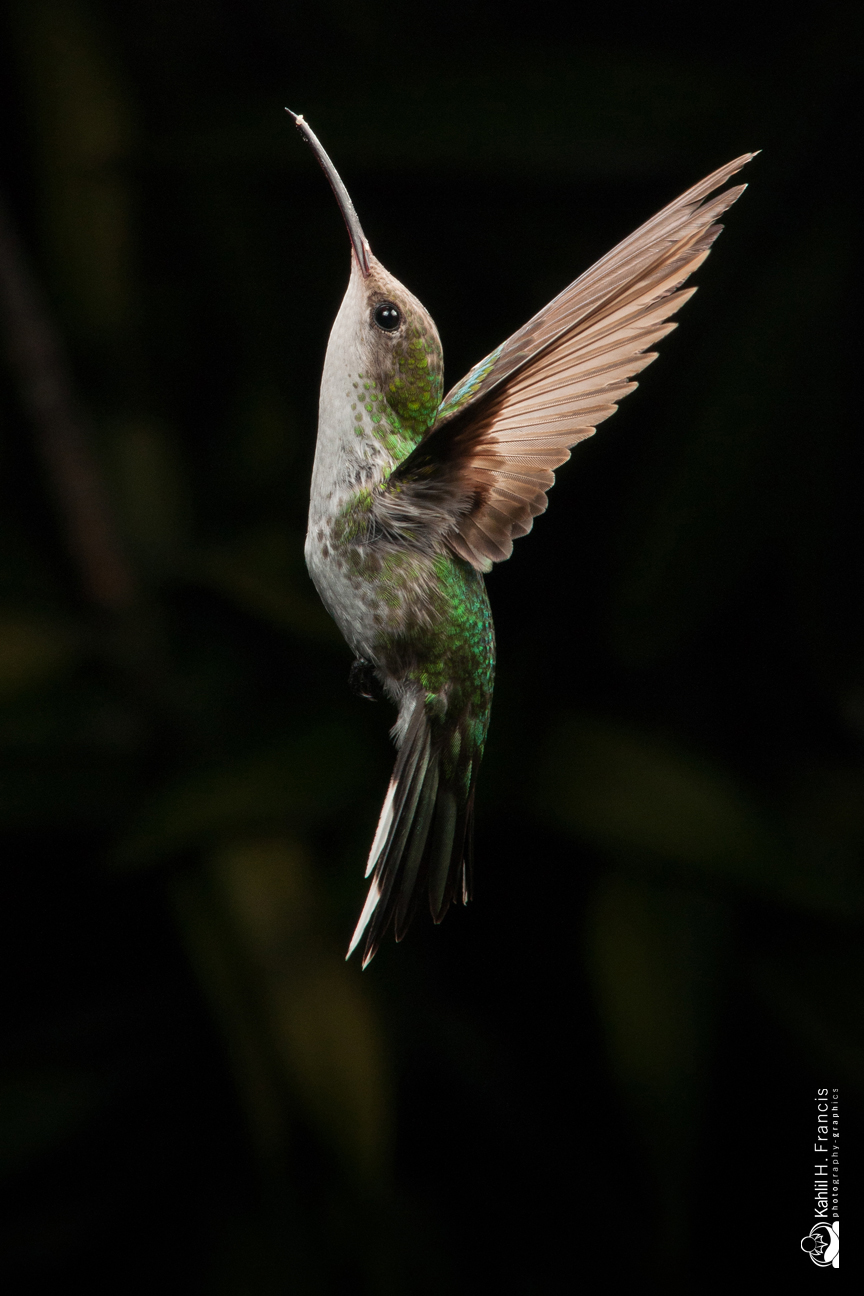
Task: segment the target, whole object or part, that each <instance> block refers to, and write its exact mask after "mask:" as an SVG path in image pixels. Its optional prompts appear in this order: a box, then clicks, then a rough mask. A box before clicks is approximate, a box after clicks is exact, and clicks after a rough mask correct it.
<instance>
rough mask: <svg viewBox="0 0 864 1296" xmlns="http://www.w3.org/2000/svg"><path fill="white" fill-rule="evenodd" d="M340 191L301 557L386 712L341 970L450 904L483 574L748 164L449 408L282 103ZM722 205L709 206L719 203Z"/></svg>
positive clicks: (464, 388)
mask: <svg viewBox="0 0 864 1296" xmlns="http://www.w3.org/2000/svg"><path fill="white" fill-rule="evenodd" d="M286 111H287V112H289V113H290V116H291V117H292V118H293V119H294V122H295V124H296V125H297V127H298V128H299V130H300V133H301V134H302V136H303V137H304V139H305V140H306V141H307V142H308V143H309V144H310V145H311V147H312V149H313V151H314V153H315V156H316V157H317V159H318V161H319V163H320V164H321V167H322V168H323V170H324V173H325V175H326V176H327V179H328V180H329V182H330V185H331V187H332V189H333V192H334V194H335V196H336V201H337V203H338V204H339V209H340V211H341V213H342V216H343V219H344V221H345V224H346V226H347V229H348V236H349V239H350V243H351V273H350V279H349V282H348V290H347V292H346V293H345V297H344V299H343V301H342V305H341V306H340V308H339V312H338V314H337V316H336V319H335V322H334V324H333V328H332V331H331V333H330V340H329V343H328V346H327V352H326V357H325V360H324V372H323V375H322V379H321V393H320V402H319V415H318V439H317V443H316V448H315V460H314V465H313V469H312V487H311V493H310V502H309V525H308V532H307V536H306V547H305V556H306V564H307V567H308V569H309V573H310V575H311V577H312V580H313V582H314V584H315V587H316V589H317V590H318V593H319V595H320V597H321V599H322V601H323V603H324V605H325V607H326V608H327V610H328V612H329V613H330V615H331V616H332V617H333V619H334V620H335V622H336V624H337V625H338V626H339V629H340V630H341V632H342V634H343V636H344V638H345V640H346V641H347V643H348V646H349V647H350V649H351V650H352V652H353V653H354V657H355V660H354V664H353V666H352V669H351V676H350V679H351V682H352V683H353V685H354V687H355V689H356V690H357V691H359V692H361V693H364V694H365V695H366V696H370V695H371V693H370V689H371V686H372V684H373V681H374V680H377V682H378V684H379V686H380V688H381V689H382V690H383V693H384V694H385V695H386V696H387V697H388V698H389V699H390V700H391V701H392V702H393V703H394V704H395V705H396V707H397V708H398V715H397V719H396V723H395V725H394V726H393V729H392V731H391V732H392V736H393V738H394V740H395V743H396V747H397V756H396V763H395V767H394V769H393V775H392V777H391V779H390V785H389V787H388V789H387V794H386V796H385V798H384V804H383V807H382V809H381V814H380V817H379V820H378V826H377V829H376V832H375V836H374V839H373V842H372V848H371V850H370V852H369V859H368V862H367V867H366V876H367V878H368V877H369V876H370V875H371V878H372V880H371V883H370V886H369V891H368V894H367V897H366V902H365V904H364V906H363V910H362V912H361V914H360V918H359V921H358V923H357V927H356V929H355V931H354V935H353V937H352V939H351V944H350V947H349V950H348V956H347V957H349V958H350V956H351V954H352V953H353V952H354V950H355V949H356V948H357V946H358V945H359V944H360V942H361V940H362V939H363V937H364V934H365V944H364V950H363V963H362V965H363V967H364V968H365V967H366V966H367V965H368V963H369V962H370V960H371V959H372V958H373V957H374V955H375V953H376V951H377V950H378V947H379V945H380V943H381V941H382V939H383V938H384V936H385V934H386V933H387V930H388V929H389V928H390V927H391V926H392V927H393V929H394V934H395V937H396V940H397V941H400V940H402V938H403V936H404V935H405V932H406V931H407V928H408V925H409V923H410V922H411V919H412V917H413V915H414V912H415V910H416V908H417V905H418V904H419V903H420V901H421V899H422V898H423V896H424V895H425V896H427V897H428V903H429V907H430V910H431V914H432V918H433V920H434V922H436V923H440V922H441V920H442V918H443V917H444V915H445V913H446V912H447V909H448V908H449V906H450V904H451V902H453V901H454V900H455V899H456V898H457V897H461V899H462V901H463V902H464V903H467V901H468V899H469V897H470V894H471V879H472V872H473V845H472V839H473V819H474V798H475V790H476V786H477V772H478V770H479V767H480V762H481V760H482V757H483V749H484V746H485V743H486V734H487V730H488V727H489V711H490V706H491V702H492V685H493V677H494V671H495V632H494V629H493V625H492V614H491V611H490V607H489V599H488V596H487V593H486V586H485V581H484V576H485V575H486V573H488V572H489V571H491V569H492V567H493V565H494V564H495V563H499V562H503V561H504V560H505V559H506V558H509V556H510V554H511V552H512V549H513V541H514V540H515V539H517V538H518V537H519V536H524V535H527V534H528V532H529V531H530V530H531V527H532V525H533V522H534V518H535V517H537V516H538V514H540V513H542V512H544V510H545V509H546V505H547V502H548V501H547V498H546V493H547V491H548V490H549V488H550V487H551V486H552V485H553V484H554V481H555V477H554V471H555V469H557V468H560V466H561V465H562V464H563V463H565V462H566V461H567V460H568V459H569V458H570V451H571V449H572V448H573V446H574V445H576V444H577V443H578V442H579V441H583V440H584V439H585V438H586V437H589V436H592V435H593V433H594V430H595V428H596V427H597V426H598V424H600V423H602V422H603V420H604V419H607V418H609V416H610V415H611V414H614V413H615V410H616V409H617V408H618V401H620V400H621V398H622V397H623V396H626V395H627V394H628V393H629V392H631V391H633V390H634V389H635V387H636V386H637V384H636V383H635V382H633V381H632V379H633V375H634V374H637V373H639V372H640V371H641V370H642V369H644V368H645V367H646V366H647V365H649V364H651V362H652V361H653V360H655V359H656V358H657V353H656V351H653V350H652V349H651V348H652V347H653V346H654V345H655V344H656V343H657V342H658V341H659V340H660V339H661V338H663V337H665V336H666V334H667V333H670V332H671V331H672V330H673V329H674V328H675V327H676V324H675V322H674V321H673V320H672V319H671V316H673V315H674V314H675V313H676V311H678V310H679V309H680V308H681V307H682V306H683V305H684V303H685V302H686V301H688V300H689V298H690V297H691V296H692V295H693V293H694V292H695V288H693V287H689V288H683V287H682V285H683V284H684V283H685V281H686V280H687V279H688V278H689V276H690V275H691V274H692V273H693V271H694V270H696V269H697V267H698V266H700V265H701V264H702V262H703V261H704V260H705V258H706V257H707V255H708V253H709V251H710V249H711V245H712V244H713V242H714V240H715V238H716V237H717V235H718V234H719V233H720V231H721V229H722V228H723V227H722V225H719V224H718V223H717V221H718V217H719V216H720V215H721V214H722V213H723V212H725V211H726V210H727V208H729V207H731V205H732V204H733V203H734V202H735V201H736V200H737V199H738V198H739V197H740V195H741V194H742V193H743V191H744V189H745V188H746V185H740V184H739V185H736V186H733V187H731V188H727V189H722V186H723V185H724V184H725V183H726V181H727V180H728V179H729V178H730V177H731V176H733V175H735V174H736V172H738V171H740V169H741V168H742V167H743V166H744V165H745V164H746V163H747V162H749V161H750V160H751V158H753V157H754V156H755V153H745V154H743V155H742V156H741V157H738V158H736V159H735V160H734V161H733V162H730V163H728V164H727V165H726V166H723V167H720V169H719V170H717V171H714V172H712V174H711V175H709V176H707V177H706V178H705V179H704V180H702V181H700V183H699V184H696V185H694V186H693V188H692V189H688V190H687V192H686V193H684V194H682V195H681V197H680V198H676V199H675V201H674V202H672V203H670V204H669V206H668V207H664V208H663V210H662V211H660V212H658V214H657V215H656V216H653V217H652V218H651V219H650V220H649V221H647V222H646V223H645V224H644V225H641V226H640V227H639V228H638V229H637V230H636V231H635V233H633V234H631V235H630V236H629V238H626V239H624V241H623V242H622V243H619V244H618V245H617V247H615V248H613V249H612V251H611V252H608V253H607V254H606V256H604V257H602V258H601V260H599V261H598V262H597V263H596V264H595V265H593V266H591V268H590V269H589V270H586V271H585V273H584V274H583V275H581V276H580V277H579V278H578V279H576V280H575V281H574V282H573V283H571V284H570V286H569V287H568V288H565V289H564V290H563V292H561V293H559V295H558V296H557V297H556V298H555V299H554V300H553V301H551V302H550V303H549V304H548V305H547V306H544V307H543V309H542V310H540V311H538V313H537V314H536V315H534V316H533V318H532V319H530V320H529V321H528V323H527V324H525V325H524V326H523V327H522V328H520V329H519V330H518V331H517V332H516V333H514V334H513V336H512V337H510V338H508V339H507V340H506V341H505V342H503V343H502V344H501V345H500V346H498V347H496V348H495V350H494V351H492V352H490V354H489V355H487V356H486V357H485V358H484V359H483V360H481V361H480V362H479V363H478V364H476V365H475V366H474V368H473V369H471V370H470V372H469V373H468V374H466V376H465V377H464V378H463V379H461V381H460V382H458V383H457V384H456V386H455V387H453V388H452V389H451V390H450V391H449V392H448V393H447V395H446V396H445V395H444V364H443V354H442V349H441V340H440V338H439V336H438V330H437V328H436V327H435V323H434V321H433V319H432V317H431V316H430V314H429V312H428V311H427V310H426V309H425V307H424V306H423V305H422V304H421V303H420V302H419V301H418V300H417V298H416V297H415V296H414V295H413V294H412V293H411V292H409V290H408V289H407V288H405V287H404V286H403V285H402V284H401V283H400V282H399V281H398V279H395V278H394V277H393V275H391V274H390V273H389V272H388V271H387V270H385V268H384V266H383V265H382V264H381V262H380V261H378V260H377V258H376V257H375V256H374V255H373V253H372V250H371V248H370V246H369V241H368V239H367V238H366V236H365V234H364V233H363V229H362V227H361V225H360V221H359V219H358V216H357V213H356V211H355V209H354V204H353V203H352V201H351V199H350V197H349V196H348V191H347V189H346V188H345V185H344V184H343V183H342V180H341V179H340V177H339V175H338V173H337V171H336V168H335V167H334V166H333V163H332V162H331V161H330V158H329V157H328V156H327V153H326V152H325V151H324V148H323V147H322V145H321V143H320V141H319V140H318V138H317V136H316V135H315V134H314V132H313V131H312V130H311V128H310V126H309V124H308V123H307V122H306V121H305V120H304V118H303V117H302V116H301V115H298V114H296V113H292V112H291V111H290V109H286ZM721 189H722V192H719V193H718V192H717V191H718V190H721Z"/></svg>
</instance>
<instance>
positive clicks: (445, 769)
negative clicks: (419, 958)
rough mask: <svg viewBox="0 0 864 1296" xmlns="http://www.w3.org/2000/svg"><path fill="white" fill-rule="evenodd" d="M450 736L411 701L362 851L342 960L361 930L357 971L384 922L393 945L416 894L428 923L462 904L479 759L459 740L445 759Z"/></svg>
mask: <svg viewBox="0 0 864 1296" xmlns="http://www.w3.org/2000/svg"><path fill="white" fill-rule="evenodd" d="M433 726H434V730H437V731H438V732H434V730H433ZM457 732H458V731H457V730H456V729H454V727H453V726H452V725H447V723H446V722H441V721H439V722H437V723H435V722H433V721H432V720H430V717H429V716H428V714H427V712H426V707H425V705H424V699H423V697H422V696H417V697H416V698H415V700H414V703H413V710H412V712H411V715H410V718H409V721H408V727H407V730H406V732H405V737H404V740H403V742H402V746H401V747H400V749H399V755H398V756H397V758H396V765H395V767H394V770H393V777H392V778H391V780H390V786H389V788H388V789H387V796H386V797H385V798H384V805H383V807H382V809H381V817H380V819H379V820H378V829H377V831H376V833H375V840H374V841H373V842H372V849H371V851H370V852H369V862H368V864H367V866H366V876H367V877H368V876H369V874H370V873H372V872H373V870H374V875H373V877H372V885H371V886H370V888H369V894H368V896H367V897H366V904H365V905H364V906H363V912H362V913H361V915H360V921H359V922H358V923H357V927H356V930H355V932H354V935H353V937H352V939H351V945H350V947H349V949H348V955H347V957H348V958H350V957H351V955H352V954H353V953H354V950H355V949H356V948H357V946H358V945H359V943H360V939H361V937H362V936H363V933H364V932H367V935H366V946H365V949H364V951H363V967H364V968H365V967H366V965H367V963H369V962H370V961H371V960H372V959H373V958H374V957H375V954H376V952H377V950H378V946H379V945H380V944H381V941H382V940H383V938H384V935H385V933H386V931H387V928H388V927H389V925H390V923H391V922H393V923H394V926H395V930H396V939H397V941H401V939H402V937H403V936H404V935H405V933H406V931H407V930H408V926H409V924H410V922H411V919H412V918H413V917H414V912H415V910H416V908H417V903H418V901H419V899H420V897H421V895H422V893H423V891H424V889H428V894H429V908H430V909H431V911H432V918H433V919H434V921H435V922H436V923H440V921H441V919H442V918H443V917H444V915H445V913H446V912H447V910H448V909H449V907H450V903H451V901H452V900H454V899H455V898H456V896H457V895H458V894H459V893H461V896H462V901H463V903H464V904H467V903H468V899H469V897H470V889H471V871H472V838H473V819H474V784H475V780H476V776H477V765H478V763H479V760H476V759H475V760H474V761H471V760H470V756H469V754H468V753H466V752H464V751H463V750H462V745H461V743H459V742H456V743H455V745H454V746H453V751H454V752H455V755H453V756H452V758H448V757H450V755H451V753H450V752H448V751H447V750H446V748H447V744H448V742H450V743H452V740H453V739H454V737H455V736H456V734H457ZM478 756H479V753H478ZM367 929H368V931H367Z"/></svg>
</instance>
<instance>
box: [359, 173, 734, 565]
mask: <svg viewBox="0 0 864 1296" xmlns="http://www.w3.org/2000/svg"><path fill="white" fill-rule="evenodd" d="M754 156H755V154H753V153H745V154H744V155H743V156H742V157H739V158H736V159H735V161H734V162H730V163H729V164H728V165H727V166H725V167H721V168H720V170H719V171H715V172H714V173H713V174H712V175H710V176H708V177H707V178H706V179H705V180H703V181H702V182H701V183H700V184H697V185H694V187H693V188H692V189H688V190H687V192H686V193H684V194H682V195H681V197H680V198H678V199H676V200H675V202H673V203H670V205H669V206H668V207H664V208H663V210H662V211H661V212H659V213H658V214H657V215H656V216H654V217H653V218H652V219H651V220H649V221H648V222H647V223H646V224H645V225H642V226H640V228H639V229H638V230H636V232H635V233H634V234H631V235H630V237H629V238H627V239H625V240H624V242H623V243H619V244H618V246H617V247H616V248H613V250H612V251H611V252H609V253H607V255H606V256H605V257H603V258H602V260H600V261H598V262H597V263H596V264H595V265H594V266H592V267H591V269H590V270H587V271H586V272H585V274H583V275H582V276H581V277H580V278H579V279H577V280H576V281H575V282H574V283H572V284H571V285H570V287H569V288H565V289H564V291H563V292H562V293H560V294H559V296H558V297H556V298H555V300H554V301H552V302H550V303H549V305H548V306H546V307H545V308H544V309H543V310H542V311H540V312H539V313H538V314H537V315H535V316H534V318H533V319H531V320H529V321H528V323H527V324H526V325H525V326H524V328H521V329H520V330H519V331H518V333H514V334H513V336H512V337H511V338H509V339H508V340H507V341H506V342H505V343H504V344H503V345H502V346H500V347H499V348H498V349H497V350H496V351H493V352H492V354H491V355H489V356H487V357H486V359H485V360H482V361H481V362H480V364H479V365H475V367H474V368H473V369H472V370H471V372H470V373H469V374H468V375H467V376H466V377H465V378H464V379H463V380H462V382H460V383H458V384H457V385H456V387H454V388H453V390H452V391H451V392H450V393H449V394H448V395H447V396H446V397H445V399H444V402H443V403H442V405H441V408H440V410H439V413H438V418H437V419H436V422H435V424H434V425H433V427H432V428H431V429H430V431H429V432H428V433H427V435H426V436H425V437H424V439H423V441H421V442H420V444H419V445H418V446H417V448H416V449H415V450H414V451H412V453H411V454H410V455H409V456H408V457H407V458H406V459H405V460H404V461H403V462H402V463H401V464H400V465H399V466H398V467H397V468H396V469H395V470H394V471H393V473H392V474H391V476H390V478H389V481H388V482H387V484H386V486H384V487H383V488H382V491H381V494H380V497H379V500H378V501H376V511H377V512H378V515H379V518H380V520H381V522H382V524H383V525H384V526H385V527H387V528H388V529H392V530H395V531H401V532H403V533H404V534H406V535H409V534H411V535H414V536H415V537H416V536H419V535H420V534H422V533H423V532H424V531H425V532H427V533H428V534H430V535H431V534H435V535H438V536H440V537H442V538H443V539H444V540H445V541H446V543H447V544H448V545H449V546H450V548H451V549H452V550H453V551H454V552H455V553H457V554H459V555H460V556H461V557H462V558H465V559H467V561H468V562H470V563H471V564H472V565H473V566H474V567H476V568H478V569H479V570H480V571H489V570H490V568H491V566H492V563H495V562H502V561H503V560H504V559H505V558H509V556H510V554H511V552H512V550H513V540H514V539H515V538H516V537H518V536H522V535H527V533H528V532H529V531H530V530H531V527H532V525H533V521H534V518H535V517H536V516H537V514H538V513H542V512H543V511H544V510H545V508H546V505H547V503H548V500H547V498H546V492H547V491H548V489H549V487H550V486H552V485H553V484H554V481H555V477H554V474H553V469H554V468H558V467H559V466H560V465H561V464H562V463H564V462H565V461H566V460H567V459H569V458H570V447H571V446H574V445H575V444H576V443H577V442H578V441H582V440H583V439H584V438H585V437H588V436H591V435H592V433H593V432H594V429H595V428H596V427H597V425H598V423H602V421H603V420H604V419H606V418H608V417H609V415H610V414H614V412H615V410H616V409H617V408H618V406H617V403H616V402H618V401H619V400H621V398H622V396H626V395H627V393H628V392H631V391H633V389H634V388H635V387H636V386H637V384H636V383H635V382H631V381H630V379H631V378H632V376H633V375H634V374H636V373H639V371H640V370H642V369H644V368H645V367H646V365H649V364H650V363H651V361H652V360H655V359H656V358H657V355H656V352H653V351H650V350H649V348H650V347H651V346H653V345H654V344H655V343H656V342H658V341H659V340H660V338H662V337H665V335H666V334H667V333H670V332H671V331H672V329H674V328H675V327H676V325H675V324H674V323H671V322H670V316H671V315H673V314H674V313H675V311H677V310H678V309H679V308H680V307H681V306H683V304H684V302H685V301H687V300H688V299H689V298H690V297H691V296H692V295H693V293H694V292H695V291H696V290H695V288H689V289H687V290H685V291H680V288H681V285H682V284H683V283H684V281H685V280H686V279H687V278H688V276H689V275H691V274H692V273H693V271H694V270H695V269H696V268H697V267H698V266H699V265H701V264H702V262H703V261H704V260H705V258H706V256H707V255H708V252H709V251H710V248H711V244H712V243H713V242H714V240H715V238H716V237H717V235H718V234H719V233H720V230H721V229H722V228H723V227H722V225H718V224H716V221H717V218H718V217H719V216H720V215H721V214H722V213H723V212H724V211H726V209H727V208H728V207H731V205H732V203H734V202H735V200H736V199H737V198H738V197H740V195H741V194H742V193H743V191H744V189H745V188H746V185H737V186H735V187H733V188H731V189H727V190H725V191H724V192H723V193H721V194H719V195H717V196H716V197H714V198H710V199H709V195H711V194H712V193H714V191H715V190H717V189H719V188H720V186H721V185H722V184H724V183H725V182H726V180H728V179H729V177H730V176H732V175H734V174H735V172H736V171H739V170H740V169H741V167H743V166H744V165H745V163H747V162H749V161H750V159H751V158H752V157H754Z"/></svg>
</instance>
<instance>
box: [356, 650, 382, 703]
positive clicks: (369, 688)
mask: <svg viewBox="0 0 864 1296" xmlns="http://www.w3.org/2000/svg"><path fill="white" fill-rule="evenodd" d="M348 685H349V688H350V689H351V692H352V693H356V694H357V696H358V697H364V698H368V699H369V701H370V702H377V701H378V699H379V698H380V696H381V688H380V685H379V684H378V679H377V676H376V675H375V667H374V666H373V664H372V662H370V661H367V660H366V658H365V657H355V658H354V661H353V662H352V663H351V670H350V671H349V673H348Z"/></svg>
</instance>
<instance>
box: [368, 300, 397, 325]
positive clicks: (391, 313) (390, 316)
mask: <svg viewBox="0 0 864 1296" xmlns="http://www.w3.org/2000/svg"><path fill="white" fill-rule="evenodd" d="M372 318H373V319H374V321H375V323H376V324H377V325H378V327H379V328H382V329H384V331H385V333H395V332H396V329H398V327H399V325H400V324H401V323H402V312H401V311H400V309H399V307H398V306H394V305H393V303H392V302H381V303H380V304H379V305H378V306H376V307H375V313H374V314H373V316H372Z"/></svg>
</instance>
